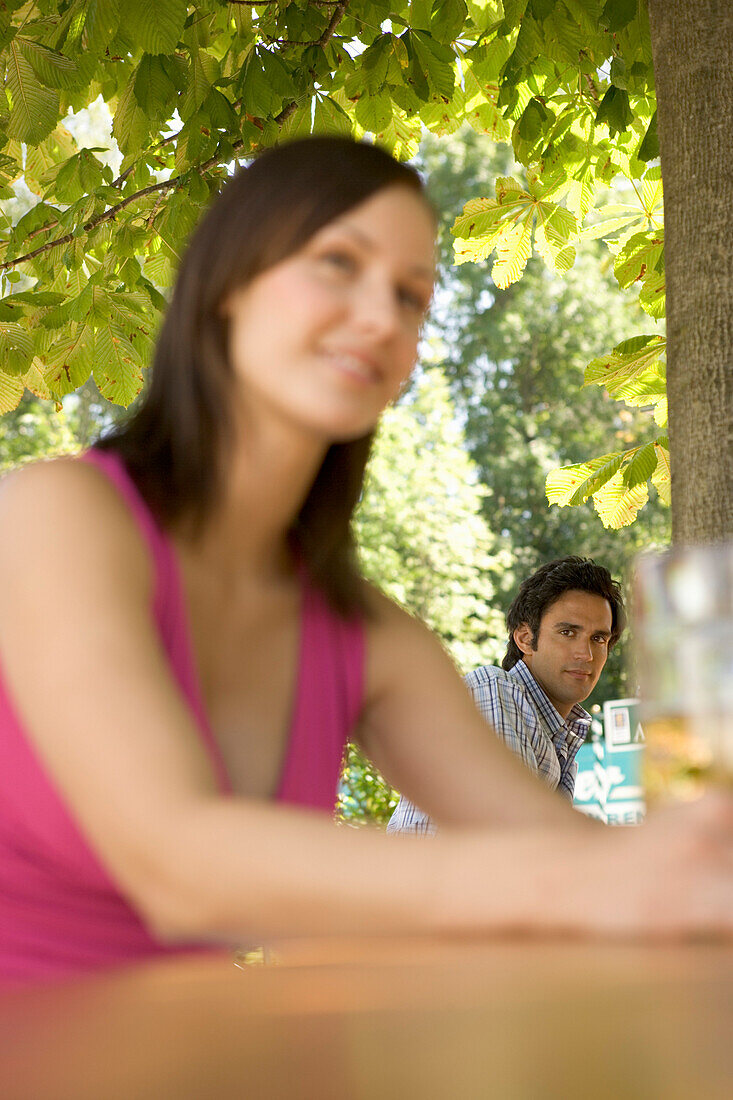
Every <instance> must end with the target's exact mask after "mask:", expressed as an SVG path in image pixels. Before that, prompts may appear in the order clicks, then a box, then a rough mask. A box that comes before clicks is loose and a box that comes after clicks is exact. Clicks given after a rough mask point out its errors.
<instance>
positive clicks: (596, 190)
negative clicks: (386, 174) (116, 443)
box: [0, 0, 669, 524]
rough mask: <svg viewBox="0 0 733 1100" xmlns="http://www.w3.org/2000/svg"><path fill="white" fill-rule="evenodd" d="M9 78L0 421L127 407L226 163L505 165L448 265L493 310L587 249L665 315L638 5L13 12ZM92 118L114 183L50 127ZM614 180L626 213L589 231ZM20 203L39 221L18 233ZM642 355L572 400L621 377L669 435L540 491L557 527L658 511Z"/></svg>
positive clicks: (386, 2) (316, 0) (646, 362)
mask: <svg viewBox="0 0 733 1100" xmlns="http://www.w3.org/2000/svg"><path fill="white" fill-rule="evenodd" d="M0 77H2V81H3V95H2V96H0V132H1V133H2V137H1V138H0V200H5V203H4V206H5V213H4V214H3V217H2V220H1V221H0V274H1V275H2V277H3V285H2V288H1V289H0V411H5V410H9V409H12V408H13V407H15V406H16V405H17V403H18V402H19V400H20V398H21V395H22V393H23V391H24V389H25V388H27V389H29V390H31V391H32V392H33V393H36V394H38V395H41V396H44V397H51V398H53V399H56V400H58V399H60V398H61V397H62V396H63V395H64V394H66V393H69V392H71V391H72V390H75V389H77V388H78V387H79V386H81V385H82V384H83V383H84V382H85V380H86V379H87V378H88V377H89V375H90V374H92V375H93V377H94V379H95V381H96V383H97V385H98V387H99V389H100V391H101V392H102V394H103V395H104V396H106V397H107V398H109V399H110V400H112V401H114V402H117V403H120V404H123V405H126V404H129V403H130V402H131V401H132V400H133V399H134V397H135V396H136V394H137V393H138V392H139V390H140V388H141V385H142V380H143V371H144V368H145V366H146V364H147V362H148V361H149V357H150V350H151V337H152V335H153V330H154V328H155V325H156V323H157V322H156V318H157V317H158V315H159V313H160V311H161V310H162V308H163V306H164V301H165V299H164V293H165V288H166V287H167V286H169V285H170V283H171V282H172V279H173V277H174V273H175V268H176V265H177V262H178V258H179V256H180V251H181V246H182V243H183V242H184V241H185V239H186V237H187V235H188V233H189V232H190V230H191V229H192V227H193V225H194V224H195V223H196V221H197V219H198V217H199V215H200V213H201V211H202V209H203V208H204V207H205V206H206V204H207V203H208V202H209V199H210V197H211V195H212V193H214V192H216V190H217V189H218V188H219V186H220V185H221V182H222V179H223V178H224V177H225V176H226V175H227V174H228V173H229V172H230V171H231V166H232V164H233V163H234V162H236V161H237V160H239V159H243V158H247V157H248V156H250V155H252V154H254V153H256V152H257V151H258V150H259V149H260V148H262V147H263V146H266V145H269V144H272V143H274V142H277V141H280V140H283V139H285V138H288V137H293V136H297V135H301V134H305V133H310V132H314V131H324V130H325V131H336V132H344V133H350V132H353V133H355V134H357V135H360V134H364V133H368V134H371V135H373V136H374V137H375V138H376V139H377V140H379V141H381V142H383V143H385V144H386V145H387V146H389V147H390V148H391V149H393V150H394V152H395V153H396V154H397V155H398V156H401V157H408V156H412V155H414V154H415V152H416V151H417V148H418V143H419V139H420V134H421V132H422V130H423V128H427V129H428V130H430V131H432V132H433V133H435V134H438V135H445V134H449V133H453V132H455V131H456V130H457V129H458V128H459V127H460V126H461V125H463V124H466V123H467V124H469V125H470V126H472V127H473V128H475V129H476V130H479V131H481V132H484V133H488V134H490V135H492V136H493V137H494V138H496V139H498V140H504V141H511V143H512V145H513V147H514V152H515V155H516V157H517V160H518V161H519V162H520V163H521V164H523V165H524V166H525V167H526V180H525V182H524V183H520V182H517V181H516V180H514V179H512V178H510V177H499V178H498V179H497V180H496V184H495V188H494V193H493V194H491V195H490V196H488V197H486V196H484V197H477V198H475V199H472V200H470V201H469V202H468V203H467V205H466V207H465V209H464V211H463V213H461V214H460V215H459V216H458V217H457V219H456V222H455V226H454V232H455V236H456V258H457V260H458V261H459V262H466V261H469V260H471V261H481V260H485V259H486V258H487V257H488V256H489V255H491V254H495V260H494V265H493V275H494V279H495V281H496V283H497V285H498V286H506V285H508V284H509V283H510V282H512V281H513V280H515V279H517V278H519V277H520V275H521V274H522V272H523V270H524V269H525V267H526V264H527V261H528V259H529V257H530V256H531V254H532V252H533V251H534V252H535V253H537V255H539V256H540V257H541V258H542V260H543V262H545V263H547V264H549V265H551V266H552V267H554V268H555V269H556V270H557V271H559V272H564V271H567V270H568V269H569V268H570V267H571V266H572V264H573V263H574V260H575V255H576V250H577V245H578V243H579V242H580V241H581V240H582V239H583V238H585V237H589V236H590V237H599V238H603V239H605V240H606V242H607V244H608V246H609V247H610V248H611V250H612V252H613V254H614V257H615V265H614V266H615V272H616V275H617V278H618V281H619V283H620V285H622V286H629V285H632V284H634V285H638V286H639V288H640V302H641V304H642V306H643V308H644V309H645V310H646V311H647V312H648V313H649V315H650V316H651V317H653V318H658V317H659V316H661V314H662V312H663V301H664V267H663V255H664V245H663V228H662V224H661V222H662V219H661V208H660V204H661V180H660V176H659V169H658V167H655V166H652V167H649V162H650V161H653V159H654V158H655V157H656V156H657V153H658V149H657V142H656V122H655V119H656V115H655V99H654V84H653V76H652V63H651V48H650V41H649V29H648V22H647V15H646V6H645V2H644V0H409V2H408V0H291V2H287V0H263V2H262V3H258V2H256V0H236V2H231V3H226V2H224V0H199V2H197V3H195V4H189V3H186V2H185V0H156V3H154V4H150V3H148V2H144V0H124V3H123V0H4V2H3V4H2V5H1V6H0ZM100 96H101V97H102V99H103V101H104V102H105V103H106V104H108V105H109V108H110V110H111V112H112V115H113V123H112V137H113V138H114V140H115V142H116V144H117V146H118V147H119V152H120V154H121V158H122V159H121V162H120V163H119V166H118V167H117V166H115V168H114V170H113V168H112V167H111V164H112V163H114V160H113V159H112V158H110V156H109V154H108V151H106V150H105V149H103V148H99V147H93V148H83V147H80V146H79V145H77V143H76V142H75V141H74V139H73V138H72V136H71V134H70V132H69V130H68V129H67V128H66V127H65V126H64V120H65V119H66V118H67V117H68V114H67V113H68V111H69V110H71V111H72V112H73V111H78V110H79V109H81V108H83V107H86V106H88V105H89V104H90V103H92V102H94V101H95V100H96V99H97V97H100ZM118 159H119V158H118ZM618 176H622V177H625V178H626V179H628V180H629V181H630V185H629V194H630V196H631V197H632V198H634V201H633V202H629V203H628V204H624V206H623V207H617V208H615V209H614V208H611V207H608V206H606V207H605V208H602V209H600V210H597V209H596V203H597V201H598V198H599V196H600V195H601V194H602V191H603V188H604V187H605V186H606V185H607V184H609V183H610V182H611V181H612V180H613V179H614V178H615V177H618ZM23 183H24V184H25V186H27V188H28V189H29V191H30V194H31V196H32V201H33V205H32V207H31V208H30V209H29V210H27V212H25V213H24V214H23V216H22V217H20V218H19V219H17V218H15V217H14V216H13V214H12V208H13V200H14V198H15V196H16V195H17V194H18V193H19V188H20V187H21V185H22V184H23ZM26 194H27V193H26ZM634 196H635V197H634ZM639 339H640V340H641V341H642V342H641V343H637V344H636V345H634V347H630V346H624V347H620V348H615V349H613V350H612V351H610V352H609V355H608V356H606V357H605V359H604V360H603V362H602V363H601V362H600V361H597V360H596V361H594V364H595V365H594V364H591V368H589V371H590V373H589V374H588V376H587V379H586V381H587V382H588V383H600V384H604V383H605V379H606V376H607V375H611V376H612V378H613V384H614V385H615V386H616V387H617V394H618V396H619V397H621V398H622V399H623V400H631V401H632V402H635V403H636V404H641V403H645V404H653V405H654V406H655V409H656V419H657V422H658V424H659V427H660V430H661V433H658V434H657V435H656V436H655V438H654V439H653V440H650V441H649V443H647V444H645V445H644V446H642V447H637V448H631V449H630V450H627V451H625V452H618V453H615V454H614V455H612V456H608V455H606V456H603V461H601V460H600V459H597V460H593V461H592V462H590V463H584V464H580V465H579V466H578V467H577V468H576V469H572V470H563V471H559V472H558V473H557V475H555V477H554V478H552V479H550V481H549V482H548V496H549V499H550V500H551V501H556V502H557V503H576V502H577V501H580V500H582V499H586V498H587V497H588V496H589V495H593V497H594V499H595V501H596V504H597V506H598V508H599V511H600V513H601V515H602V517H603V518H604V522H606V523H609V524H618V523H624V522H628V521H629V520H630V519H631V518H633V516H634V515H635V514H636V510H637V508H638V506H639V505H640V503H641V502H642V500H643V499H644V498H645V496H646V493H647V481H648V479H649V478H650V477H652V479H653V482H654V484H655V486H656V487H657V490H658V492H659V493H660V494H661V495H662V496H666V495H667V494H668V484H669V482H668V452H667V447H666V437H665V435H664V434H663V428H664V415H665V414H664V405H663V378H664V376H663V364H662V360H661V358H660V355H661V350H662V348H661V344H660V343H659V338H658V337H656V336H654V335H652V336H649V335H647V336H645V337H640V338H639ZM650 349H652V350H654V351H655V352H656V353H657V355H656V358H654V360H653V362H652V361H651V360H650V359H649V351H650ZM660 387H661V391H660Z"/></svg>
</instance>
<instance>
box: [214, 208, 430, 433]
mask: <svg viewBox="0 0 733 1100" xmlns="http://www.w3.org/2000/svg"><path fill="white" fill-rule="evenodd" d="M434 263H435V261H434V224H433V218H432V215H431V213H430V211H429V210H428V208H427V206H426V204H425V202H424V201H423V200H422V199H421V198H420V196H418V195H416V194H415V193H413V192H411V191H410V190H408V189H407V188H406V187H400V186H392V187H389V188H384V189H383V190H381V191H378V192H377V193H376V194H374V195H372V196H371V197H370V198H368V199H367V200H365V201H364V202H363V203H361V204H360V205H359V206H356V207H354V208H352V209H351V210H349V211H347V212H346V213H345V214H343V215H342V216H341V217H339V218H336V219H334V220H333V221H331V222H329V223H328V224H327V225H325V226H324V227H323V228H322V229H320V230H319V231H318V232H317V233H315V234H314V236H313V237H311V239H310V240H309V241H308V242H307V243H306V244H305V245H304V246H303V248H301V249H300V250H299V251H297V252H295V253H293V254H292V255H290V256H288V257H286V259H284V260H282V261H280V263H277V264H275V265H274V266H273V267H270V268H268V269H267V270H266V271H264V272H263V273H262V274H261V275H258V276H256V277H255V278H254V279H253V280H252V281H251V282H250V283H248V284H247V285H246V286H243V287H241V288H239V289H238V290H235V291H233V292H232V294H230V295H229V297H228V298H227V299H226V301H225V303H224V306H223V310H224V313H225V315H226V316H227V317H228V318H229V322H230V324H229V355H230V360H231V363H232V366H233V369H234V373H235V375H236V377H237V379H238V381H239V394H240V395H241V400H242V402H243V403H244V410H245V412H246V413H249V414H251V413H256V414H257V415H258V416H260V417H261V416H262V415H266V416H269V417H276V418H278V419H280V420H284V421H286V422H288V423H289V424H290V425H291V426H292V427H293V428H294V429H295V428H297V429H298V430H300V431H305V432H306V433H308V434H310V435H315V436H317V437H318V438H319V439H320V440H322V441H325V442H339V441H341V442H343V441H346V440H349V439H355V438H358V437H359V436H362V435H364V434H365V433H366V432H368V431H370V430H371V429H372V428H373V427H374V425H375V423H376V421H377V419H378V417H379V414H380V412H381V411H382V409H383V408H384V406H385V405H386V404H387V403H388V402H389V401H391V400H393V399H394V398H395V397H396V396H397V394H398V393H399V390H400V387H401V386H402V385H403V383H404V382H405V381H406V379H407V378H408V376H409V374H410V371H411V369H412V366H413V364H414V362H415V357H416V354H417V343H418V338H419V335H420V327H421V324H422V321H423V319H424V317H425V313H426V311H427V308H428V305H429V303H430V297H431V293H432V287H433V277H434Z"/></svg>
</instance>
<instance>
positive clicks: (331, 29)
mask: <svg viewBox="0 0 733 1100" xmlns="http://www.w3.org/2000/svg"><path fill="white" fill-rule="evenodd" d="M230 2H236V3H244V2H245V0H230ZM246 2H247V3H248V4H254V0H246ZM266 2H269V0H266ZM320 6H322V7H331V6H333V5H332V3H331V2H330V0H329V3H328V4H327V3H325V0H323V3H321V5H320ZM348 6H349V0H339V2H338V3H337V4H336V6H335V8H334V11H333V14H332V16H331V19H330V20H329V23H328V26H327V27H326V29H325V30H324V32H323V34H322V35H321V37H320V38H319V39H318V41H317V42H314V43H313V45H315V46H321V47H324V46H326V45H327V44H328V42H330V40H331V38H333V35H334V33H335V31H336V28H337V26H338V25H339V23H340V22H341V20H342V19H343V17H344V14H345V12H346V9H347V7H348ZM297 108H298V101H297V100H294V101H293V102H292V103H288V105H287V106H286V107H283V109H282V111H281V112H280V114H279V115H277V116H276V117H275V122H276V123H277V125H278V126H282V124H283V123H284V122H285V121H286V119H288V118H290V116H291V115H292V114H293V112H294V111H296V110H297ZM177 136H178V135H177V134H171V135H170V136H169V137H167V138H163V140H162V141H161V142H159V143H158V145H157V146H156V148H159V147H160V146H162V145H165V144H167V143H168V142H170V141H173V140H174V139H175V137H177ZM244 145H245V143H244V140H243V139H241V138H240V139H239V140H238V141H235V142H232V145H231V150H232V152H234V153H236V152H238V151H239V150H240V149H243V148H244ZM136 163H137V162H136ZM219 163H220V158H219V156H218V155H217V154H216V153H215V154H214V156H212V157H209V159H208V160H205V161H202V162H201V164H192V165H191V167H190V168H188V169H187V170H186V172H184V173H181V175H178V176H173V177H171V179H168V180H161V181H160V182H159V183H151V184H150V185H149V186H148V187H143V188H141V190H140V191H136V192H135V193H134V194H133V195H127V196H126V197H125V198H124V199H121V200H120V202H118V203H117V204H116V205H115V206H111V207H110V208H109V209H108V210H105V211H104V212H103V213H101V214H98V215H97V217H96V218H92V219H91V220H90V221H88V222H85V223H84V226H83V229H84V232H85V233H91V232H92V231H93V230H95V229H96V228H97V227H98V226H100V225H103V224H104V222H107V221H111V220H112V219H114V218H115V216H116V215H117V214H119V212H120V211H121V210H124V209H125V207H127V206H129V205H130V204H131V203H133V202H135V201H136V200H137V199H140V198H142V197H143V196H144V195H152V194H155V193H156V192H157V193H159V194H160V198H161V199H162V196H163V194H164V193H165V192H166V191H170V190H172V189H174V188H175V187H177V186H178V185H179V184H180V183H181V181H182V180H183V178H184V176H186V175H187V174H188V172H190V171H193V170H195V171H197V172H199V173H202V172H206V171H207V170H208V169H209V168H213V167H214V166H215V165H218V164H219ZM134 167H135V165H134V164H133V165H131V166H130V167H129V168H127V169H126V170H125V171H124V172H123V173H122V175H121V176H118V178H117V179H116V180H115V181H114V182H113V183H112V185H111V186H112V187H115V186H119V185H120V184H121V183H123V182H124V180H125V179H126V178H127V176H128V174H129V173H130V172H131V171H132V170H133V168H134ZM159 205H160V202H158V204H157V205H156V209H157V206H159ZM55 224H56V225H58V222H56V223H55ZM53 227H54V225H53V223H52V224H50V225H48V226H43V227H41V228H39V229H37V230H34V231H33V233H34V234H35V233H41V232H43V231H44V230H45V229H53ZM74 236H75V234H74V233H66V234H64V236H63V237H56V238H55V239H54V240H52V241H46V243H45V244H42V245H40V246H39V247H38V248H35V249H33V250H32V251H31V252H26V253H24V255H22V256H17V257H16V258H15V259H13V260H6V261H5V263H2V264H0V272H2V271H7V270H8V269H9V268H12V267H17V266H18V264H22V263H27V262H28V261H29V260H34V259H35V258H36V256H41V255H43V253H44V252H50V251H51V249H52V248H60V247H61V246H62V245H65V244H69V243H70V242H71V241H73V239H74Z"/></svg>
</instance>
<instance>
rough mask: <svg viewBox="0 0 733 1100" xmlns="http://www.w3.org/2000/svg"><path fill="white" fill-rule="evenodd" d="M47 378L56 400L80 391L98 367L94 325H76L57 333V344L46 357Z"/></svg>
mask: <svg viewBox="0 0 733 1100" xmlns="http://www.w3.org/2000/svg"><path fill="white" fill-rule="evenodd" d="M42 358H43V361H44V363H45V370H44V372H43V377H44V380H45V382H46V385H47V386H48V388H49V390H50V391H51V393H52V394H53V395H54V397H55V398H56V399H58V398H59V397H63V396H64V394H67V393H73V392H74V390H78V389H79V387H80V386H82V385H83V384H84V383H85V382H86V380H87V378H88V377H89V375H90V373H91V370H92V367H93V365H94V331H93V329H92V327H91V325H85V324H78V323H77V322H72V323H71V324H69V325H68V326H67V327H66V329H64V330H62V331H61V332H58V333H55V334H54V338H53V343H52V344H51V345H50V347H49V348H48V350H47V351H46V352H45V353H44V354H43V356H42Z"/></svg>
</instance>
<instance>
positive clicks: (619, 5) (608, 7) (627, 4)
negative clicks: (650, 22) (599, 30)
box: [598, 0, 639, 34]
mask: <svg viewBox="0 0 733 1100" xmlns="http://www.w3.org/2000/svg"><path fill="white" fill-rule="evenodd" d="M638 6H639V0H606V3H605V5H604V8H603V11H602V12H601V14H600V16H599V18H598V22H599V23H600V25H601V26H602V27H605V28H606V30H609V31H611V33H612V34H613V33H615V32H616V31H621V30H623V29H624V27H626V26H628V24H629V23H630V22H631V20H632V19H634V18H635V17H636V12H637V8H638Z"/></svg>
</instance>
